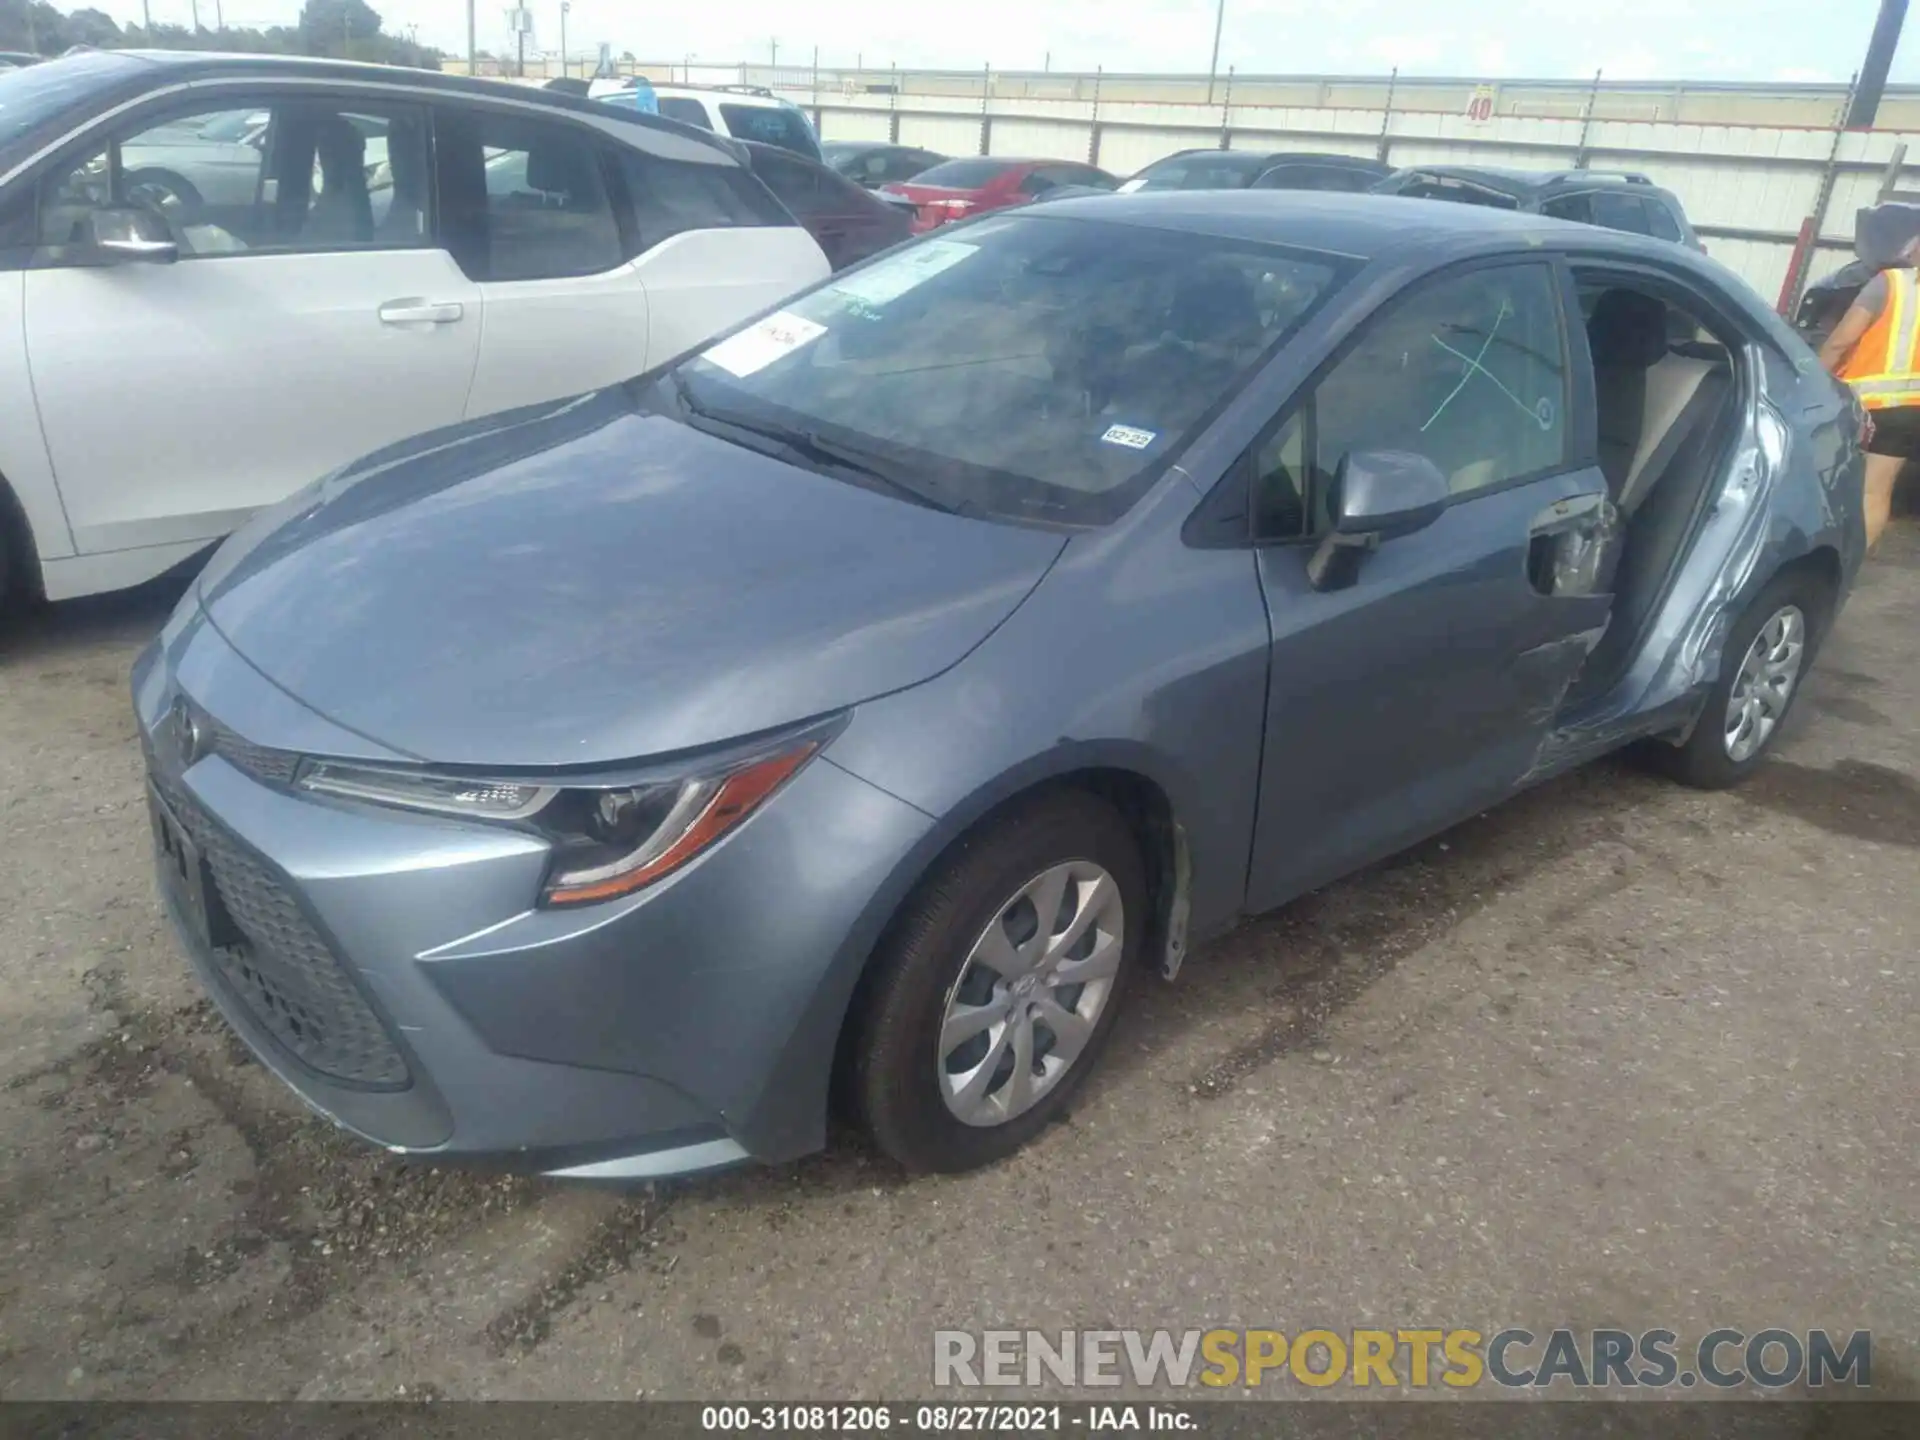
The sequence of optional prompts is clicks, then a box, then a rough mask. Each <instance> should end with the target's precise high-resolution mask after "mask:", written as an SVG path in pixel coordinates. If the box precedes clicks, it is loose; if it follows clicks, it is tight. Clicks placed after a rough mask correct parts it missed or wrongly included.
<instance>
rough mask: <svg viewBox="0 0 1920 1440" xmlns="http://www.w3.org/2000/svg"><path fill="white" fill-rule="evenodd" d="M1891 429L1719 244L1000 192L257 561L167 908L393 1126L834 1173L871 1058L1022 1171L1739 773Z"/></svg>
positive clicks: (189, 705)
mask: <svg viewBox="0 0 1920 1440" xmlns="http://www.w3.org/2000/svg"><path fill="white" fill-rule="evenodd" d="M528 363H530V364H535V363H538V357H533V356H530V357H529V360H528ZM316 403H319V400H318V397H316ZM1861 423H1862V419H1861V414H1860V412H1859V410H1858V409H1857V408H1856V407H1855V405H1854V402H1853V401H1852V399H1851V398H1850V397H1849V396H1848V395H1847V394H1846V393H1845V392H1844V391H1843V390H1842V389H1841V388H1840V387H1839V386H1838V385H1836V384H1835V382H1834V381H1832V380H1831V379H1829V378H1828V376H1827V375H1826V374H1825V373H1824V372H1822V371H1821V370H1820V368H1819V367H1818V366H1817V365H1816V364H1815V362H1814V359H1813V356H1812V355H1811V354H1810V353H1809V352H1808V350H1807V348H1806V346H1805V345H1804V344H1802V343H1801V341H1800V340H1798V339H1797V338H1796V337H1795V336H1794V335H1793V333H1792V332H1791V331H1790V330H1789V329H1787V327H1786V326H1785V325H1783V324H1782V323H1781V322H1780V321H1779V320H1778V319H1777V318H1776V317H1775V316H1773V315H1772V314H1770V313H1769V312H1768V311H1767V310H1766V308H1765V307H1764V305H1763V304H1762V302H1761V301H1760V300H1758V299H1757V298H1756V297H1755V296H1754V294H1753V293H1752V292H1751V291H1750V290H1749V289H1747V287H1746V286H1745V285H1743V284H1742V283H1741V282H1739V281H1738V280H1736V279H1734V278H1733V277H1732V276H1731V275H1730V274H1729V273H1728V272H1727V271H1725V270H1723V269H1721V268H1720V267H1718V266H1717V265H1715V264H1714V263H1713V262H1711V261H1709V260H1707V259H1705V258H1704V257H1701V256H1699V255H1696V254H1693V253H1691V252H1688V251H1686V250H1684V249H1681V248H1680V247H1678V246H1672V245H1666V244H1661V243H1659V242H1656V241H1652V240H1646V239H1642V238H1637V237H1634V236H1629V235H1622V234H1616V233H1612V232H1609V231H1605V230H1599V229H1595V228H1593V227H1590V226H1582V225H1572V224H1564V223H1560V222H1556V221H1551V220H1544V219H1540V218H1536V217H1527V216H1518V215H1507V214H1501V213H1496V212H1492V211H1488V210H1484V209H1480V208H1474V207H1466V206H1459V207H1456V206H1446V205H1433V204H1429V203H1423V202H1420V201H1409V200H1396V199H1389V198H1381V197H1371V196H1352V197H1347V196H1331V195H1301V194H1289V193H1284V192H1275V193H1237V192H1232V193H1222V194H1183V193H1174V194H1167V195H1154V194H1146V195H1137V196H1123V197H1102V198H1099V199H1094V200H1087V201H1066V202H1062V203H1060V204H1058V205H1051V206H1046V207H1040V208H1037V209H1035V210H1033V211H1031V212H1008V213H1004V214H1000V215H995V216H989V217H985V218H983V219H981V220H979V221H977V222H974V223H970V224H967V225H963V226H956V227H953V228H951V229H945V230H942V231H941V232H940V233H939V234H938V235H937V236H936V237H932V238H929V239H927V240H924V241H922V242H920V243H918V244H915V245H912V246H908V247H905V248H903V249H900V250H896V251H894V252H891V253H889V254H887V255H885V256H882V257H881V258H879V259H878V260H876V261H874V262H872V263H870V264H868V265H865V266H863V267H861V268H859V269H855V270H852V271H849V272H847V273H845V274H842V275H840V276H838V277H837V278H835V279H834V280H832V281H830V282H829V283H827V284H825V285H823V286H821V287H819V288H818V289H815V290H812V291H810V292H808V293H806V294H804V295H801V296H799V297H798V298H795V299H793V300H792V301H790V302H789V303H788V304H787V305H786V306H785V307H784V308H783V309H781V310H780V311H778V312H777V313H775V314H772V315H769V316H766V317H764V318H762V319H761V320H759V321H757V322H755V323H753V324H750V325H748V326H746V327H745V328H743V329H741V330H739V331H737V332H735V333H733V334H731V335H729V336H726V337H723V338H722V339H720V340H719V341H718V342H716V343H714V344H712V345H711V346H709V347H708V348H707V349H706V350H705V351H704V352H703V353H701V354H698V355H695V356H691V357H688V358H685V359H684V360H682V361H681V362H679V363H677V364H674V365H671V366H669V367H667V368H665V369H663V370H659V371H656V372H654V373H651V374H648V375H644V376H641V377H640V378H638V379H635V380H633V381H631V382H629V383H627V384H624V385H621V386H618V387H615V388H614V389H611V390H607V391H603V392H600V393H597V394H592V395H586V396H582V397H580V398H578V399H574V400H571V401H568V402H565V403H560V404H553V405H547V406H542V407H539V408H537V409H532V410H524V411H520V412H516V413H512V414H509V415H506V416H501V417H495V418H493V419H491V420H487V421H483V422H478V423H475V424H470V425H467V426H464V427H462V428H458V429H454V430H447V431H441V432H437V433H435V434H431V435H427V436H424V437H422V438H420V439H418V440H415V441H411V442H409V443H407V444H405V445H402V446H399V447H397V448H394V449H390V450H388V451H385V452H382V453H380V454H377V455H374V456H372V457H370V458H368V459H366V460H364V461H361V462H360V463H358V464H356V465H354V466H352V467H350V468H348V469H347V470H345V471H343V472H341V473H340V474H337V475H334V476H331V477H329V478H327V479H325V480H322V481H320V482H317V483H316V484H314V485H313V486H311V487H310V488H309V489H307V490H306V491H305V492H304V493H302V494H300V495H298V496H296V497H295V498H294V499H293V500H291V501H289V502H288V503H287V504H286V505H284V506H282V507H280V508H279V509H278V510H276V511H274V512H272V513H270V514H266V515H263V516H262V517H260V518H258V519H257V520H256V521H255V522H254V523H253V524H252V525H251V526H250V527H249V528H247V529H246V530H244V531H243V532H241V533H240V534H239V535H238V536H236V537H235V538H234V539H233V540H231V541H229V542H228V544H227V545H226V546H225V548H224V549H223V550H222V551H221V552H220V553H219V555H218V556H217V557H216V558H215V559H214V561H213V562H212V564H211V565H210V566H209V568H208V569H207V570H206V572H205V573H204V575H202V577H201V578H200V580H199V582H198V584H197V585H196V586H195V587H194V589H193V591H192V593H191V594H189V595H188V596H187V597H186V599H184V600H183V601H182V603H181V605H180V608H179V611H178V613H177V614H176V615H175V616H174V617H173V619H172V621H171V622H170V624H169V625H168V627H167V629H166V630H165V632H164V634H163V635H162V636H161V638H160V640H159V641H158V642H157V643H156V644H155V645H154V647H153V648H152V649H150V650H149V651H148V652H147V653H146V654H145V655H144V656H143V657H142V658H141V660H140V662H139V664H138V667H137V669H136V671H135V674H134V694H135V700H136V704H137V707H138V713H139V720H140V729H141V733H142V735H143V738H144V743H145V746H146V749H147V756H148V764H149V767H150V773H151V777H152V807H151V808H152V816H153V825H154V833H155V835H156V837H157V848H158V861H159V873H160V879H161V889H162V891H163V893H164V895H165V897H166V903H167V906H168V908H169V910H170V912H171V914H172V917H173V920H174V923H175V925H176V926H177V928H178V930H179V932H180V934H181V936H182V937H183V940H184V942H185V945H186V948H187V951H188V953H189V954H190V956H191V957H192V960H193V963H194V964H195V966H196V967H197V968H198V970H199V972H200V974H201V976H202V977H203V979H204V981H205V983H206V985H207V987H208V989H209V990H210V991H211V992H212V993H213V995H214V996H215V998H216V999H217V1000H218V1002H219V1004H220V1007H221V1008H222V1010H223V1011H224V1012H225V1013H226V1015H227V1018H228V1019H229V1020H230V1021H231V1022H232V1024H233V1025H234V1026H235V1027H236V1028H237V1029H238V1030H239V1031H240V1033H241V1034H242V1035H243V1036H244V1037H245V1038H246V1040H247V1041H248V1043H249V1044H250V1045H251V1046H252V1047H253V1048H254V1049H255V1050H256V1051H257V1052H258V1053H259V1055H260V1057H261V1058H262V1059H263V1060H264V1061H265V1062H266V1063H267V1064H268V1065H270V1066H271V1067H272V1068H273V1069H274V1070H275V1071H277V1072H278V1073H279V1074H280V1076H281V1077H282V1078H283V1079H285V1080H286V1081H287V1083H288V1084H290V1085H292V1086H293V1087H294V1089H296V1090H297V1091H299V1092H300V1094H301V1095H303V1096H304V1097H305V1098H306V1099H307V1100H308V1101H310V1102H311V1103H312V1104H313V1105H315V1106H316V1107H318V1108H319V1109H321V1110H322V1111H324V1112H325V1113H326V1114H328V1115H330V1116H332V1117H333V1118H335V1119H336V1120H338V1121H339V1122H341V1123H342V1124H344V1125H346V1126H348V1127H350V1128H351V1129H353V1130H355V1131H357V1132H358V1133H360V1134H361V1135H364V1136H366V1137H368V1138H370V1139H372V1140H375V1141H377V1142H379V1143H380V1144H382V1145H385V1146H388V1147H390V1148H392V1149H395V1150H403V1151H409V1152H424V1153H428V1154H435V1155H491V1156H499V1157H517V1158H518V1160H519V1162H520V1163H522V1164H525V1165H531V1166H533V1167H535V1168H537V1169H540V1170H543V1171H546V1172H549V1173H558V1174H562V1175H571V1176H594V1177H609V1178H613V1177H636V1176H657V1175H668V1174H679V1173H686V1172H690V1171H695V1170H702V1169H709V1168H713V1167H717V1166H721V1165H725V1164H728V1163H732V1162H737V1161H740V1160H743V1159H746V1158H749V1157H751V1158H755V1159H759V1160H765V1161H778V1160H785V1159H788V1158H791V1157H794V1156H798V1155H801V1154H803V1153H804V1152H806V1151H809V1150H812V1149H814V1148H816V1147H818V1146H819V1145H820V1144H821V1143H822V1140H823V1136H824V1133H825V1123H826V1117H827V1111H828V1096H829V1088H830V1081H832V1080H837V1081H838V1082H839V1083H838V1084H837V1085H836V1086H835V1087H834V1089H835V1093H836V1095H843V1096H844V1100H845V1102H846V1104H847V1106H848V1107H849V1109H850V1110H851V1111H852V1112H853V1113H854V1114H856V1115H857V1116H858V1117H859V1118H860V1120H861V1121H862V1122H863V1123H864V1124H865V1126H866V1127H867V1129H868V1130H869V1132H870V1133H871V1135H872V1136H873V1138H874V1140H875V1141H876V1142H877V1143H878V1145H879V1146H880V1148H882V1149H883V1150H885V1151H886V1152H887V1153H888V1154H890V1155H892V1156H895V1157H897V1158H898V1159H899V1160H900V1161H902V1162H904V1163H905V1164H906V1165H908V1166H911V1167H921V1168H933V1169H961V1168H964V1167H967V1166H972V1165H978V1164H981V1163H983V1162H986V1161H990V1160H993V1159H995V1158H996V1157H999V1156H1003V1155H1005V1154H1007V1153H1008V1152H1009V1151H1011V1150H1013V1149H1014V1148H1015V1147H1016V1146H1018V1145H1020V1144H1021V1143H1022V1142H1024V1141H1026V1140H1028V1139H1030V1138H1031V1137H1032V1136H1033V1135H1034V1134H1035V1133H1036V1132H1037V1131H1039V1130H1040V1129H1041V1128H1042V1127H1043V1126H1045V1125H1046V1124H1047V1123H1048V1121H1049V1120H1051V1119H1053V1118H1054V1117H1056V1116H1058V1115H1059V1114H1060V1113H1061V1111H1062V1109H1063V1107H1065V1106H1066V1105H1067V1104H1068V1103H1069V1101H1070V1100H1071V1098H1072V1096H1073V1094H1074V1092H1075V1090H1076V1089H1077V1088H1078V1087H1079V1086H1080V1085H1081V1084H1082V1083H1083V1082H1085V1081H1086V1080H1087V1078H1088V1075H1089V1072H1090V1071H1092V1070H1093V1068H1094V1066H1095V1062H1096V1059H1097V1057H1098V1056H1099V1053H1100V1050H1101V1046H1102V1042H1103V1041H1104V1040H1105V1039H1106V1037H1107V1035H1108V1034H1109V1032H1110V1031H1111V1029H1112V1027H1113V1024H1114V1020H1115V1017H1116V1014H1117V1013H1118V1011H1119V1009H1120V1007H1121V1005H1122V1003H1123V1002H1124V1000H1125V998H1126V995H1127V992H1128V990H1129V988H1130V987H1131V986H1134V985H1137V984H1140V983H1143V981H1144V980H1145V979H1146V978H1147V977H1150V975H1151V974H1152V973H1153V972H1154V971H1158V972H1159V973H1160V974H1161V975H1164V976H1167V977H1172V976H1173V975H1174V974H1175V972H1176V971H1178V969H1179V968H1180V965H1181V961H1182V959H1183V957H1184V956H1185V955H1186V954H1187V953H1188V951H1189V950H1190V949H1191V947H1192V946H1193V945H1194V944H1196V943H1197V942H1199V941H1201V940H1203V939H1205V938H1206V937H1207V936H1210V935H1213V934H1216V933H1218V932H1219V931H1221V930H1222V929H1224V928H1226V927H1228V926H1230V925H1232V924H1233V923H1234V922H1235V921H1236V920H1238V919H1239V918H1240V917H1242V916H1244V915H1248V914H1251V913H1254V912H1258V911H1263V910H1267V909H1270V908H1271V907H1273V906H1276V905H1279V904H1281V903H1282V902H1284V901H1286V900H1288V899H1289V898H1291V897H1293V896H1297V895H1299V894H1301V893H1302V892H1303V891H1306V890H1308V889H1310V888H1312V887H1315V886H1318V885H1321V884H1324V883H1325V882H1327V881H1329V880H1331V879H1333V878H1334V877H1336V876H1338V875H1340V874H1342V873H1343V872H1346V871H1350V870H1352V869H1354V868H1355V867H1357V866H1361V865H1364V864H1367V863H1368V862H1370V861H1373V860H1376V859H1379V858H1380V857H1382V856H1385V855H1387V854H1389V853H1390V852H1392V851H1394V850H1396V849H1398V848H1400V847H1403V846H1405V845H1407V844H1409V843H1411V842H1413V841H1416V840H1419V839H1420V838H1421V837H1423V836H1427V835H1430V834H1432V833H1434V832H1435V831H1437V830H1440V829H1441V828H1443V827H1445V826H1448V825H1451V824H1453V823H1454V822H1456V821H1458V820H1460V819H1462V818H1463V817H1465V816H1468V815H1471V814H1473V813H1474V812H1476V811H1478V810H1480V809H1483V808H1484V807H1486V806H1488V805H1490V804H1492V803H1494V802H1496V801H1498V800H1500V799H1501V798H1502V797H1504V796H1507V795H1511V794H1513V793H1514V792H1515V791H1516V790H1519V789H1521V788H1523V787H1525V786H1528V785H1531V784H1533V783H1535V782H1536V781H1538V780H1540V779H1541V778H1543V777H1545V776H1548V775H1551V774H1553V773H1555V772H1556V771H1559V770H1562V769H1565V768H1566V767H1569V766H1572V765H1575V764H1578V763H1580V762H1582V761H1584V760H1587V759H1589V758H1591V757H1593V756H1596V755H1599V754H1601V753H1602V752H1605V751H1609V750H1613V749H1616V748H1618V747H1620V746H1622V745H1625V744H1627V743H1629V742H1633V741H1645V742H1646V744H1645V746H1644V747H1643V748H1645V749H1646V750H1647V751H1649V752H1650V754H1651V756H1652V757H1653V758H1654V759H1655V760H1656V761H1657V762H1658V763H1661V764H1663V765H1664V766H1665V767H1666V768H1667V769H1669V770H1671V771H1672V772H1673V774H1674V775H1675V776H1677V777H1678V778H1679V779H1681V780H1683V781H1685V782H1688V783H1692V784H1696V785H1725V784H1730V783H1732V782H1734V781H1737V780H1739V779H1741V778H1742V777H1743V776H1745V775H1746V774H1748V773H1749V772H1750V771H1751V770H1752V769H1753V768H1754V767H1755V766H1756V765H1757V764H1759V763H1760V761H1761V760H1762V757H1763V756H1764V754H1765V752H1766V750H1767V747H1768V744H1769V742H1770V741H1771V740H1772V739H1773V738H1774V736H1775V735H1776V734H1777V733H1778V728H1779V725H1780V723H1781V721H1782V719H1783V717H1784V716H1785V715H1786V713H1787V711H1788V708H1789V707H1790V705H1791V704H1792V702H1793V699H1794V696H1795V694H1796V689H1797V686H1798V683H1799V681H1800V680H1801V679H1802V678H1803V677H1804V676H1805V674H1806V672H1807V667H1808V665H1809V664H1810V663H1811V661H1812V658H1813V655H1814V653H1815V651H1816V649H1817V648H1818V646H1819V644H1820V641H1821V638H1822V636H1823V635H1824V634H1825V633H1826V631H1827V629H1828V627H1829V625H1830V624H1831V622H1832V620H1833V618H1834V615H1835V613H1836V612H1837V611H1838V609H1839V607H1840V605H1841V602H1842V600H1843V598H1844V596H1845V594H1846V592H1847V589H1848V586H1849V583H1850V581H1851V579H1852V577H1853V575H1854V573H1855V571H1856V568H1857V567H1858V565H1859V562H1860V557H1861V551H1862V543H1863V539H1862V525H1861V519H1860V491H1861V460H1860V453H1859V437H1860V429H1861ZM210 443H217V439H214V438H210Z"/></svg>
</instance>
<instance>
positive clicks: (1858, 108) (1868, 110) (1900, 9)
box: [1846, 0, 1907, 130]
mask: <svg viewBox="0 0 1920 1440" xmlns="http://www.w3.org/2000/svg"><path fill="white" fill-rule="evenodd" d="M1906 21H1907V0H1880V16H1879V18H1878V19H1876V20H1875V21H1874V22H1873V38H1872V39H1871V40H1869V41H1868V42H1867V58H1866V59H1865V60H1864V61H1862V62H1861V64H1860V83H1859V84H1858V85H1856V86H1855V87H1854V91H1853V103H1852V104H1851V105H1849V106H1848V107H1847V119H1846V128H1847V129H1849V130H1866V129H1870V128H1872V125H1873V122H1874V118H1875V116H1877V115H1878V114H1879V113H1880V96H1881V94H1882V93H1883V92H1884V91H1885V90H1886V88H1887V71H1888V69H1889V68H1890V67H1891V66H1892V65H1893V52H1894V51H1895V50H1897V49H1899V48H1900V29H1901V27H1902V26H1903V25H1905V24H1906Z"/></svg>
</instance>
